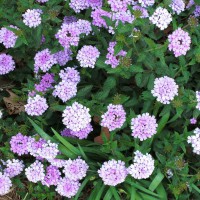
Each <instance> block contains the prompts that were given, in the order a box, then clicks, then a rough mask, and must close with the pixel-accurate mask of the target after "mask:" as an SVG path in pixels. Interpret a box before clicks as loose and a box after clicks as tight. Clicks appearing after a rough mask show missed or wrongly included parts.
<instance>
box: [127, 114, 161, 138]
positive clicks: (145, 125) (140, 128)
mask: <svg viewBox="0 0 200 200" xmlns="http://www.w3.org/2000/svg"><path fill="white" fill-rule="evenodd" d="M157 127H158V124H157V123H156V118H155V117H154V116H150V115H149V113H143V114H142V115H138V116H137V117H136V118H133V119H132V120H131V129H132V136H133V137H134V138H139V139H140V140H142V141H143V140H146V139H147V138H151V137H152V136H153V135H154V134H156V128H157Z"/></svg>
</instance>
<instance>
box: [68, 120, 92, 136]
mask: <svg viewBox="0 0 200 200" xmlns="http://www.w3.org/2000/svg"><path fill="white" fill-rule="evenodd" d="M92 131H93V128H92V125H91V124H90V123H89V124H88V125H87V126H86V127H85V128H83V129H81V130H80V131H70V134H71V135H73V136H76V137H77V138H79V139H80V140H82V139H86V138H87V137H88V135H89V133H91V132H92Z"/></svg>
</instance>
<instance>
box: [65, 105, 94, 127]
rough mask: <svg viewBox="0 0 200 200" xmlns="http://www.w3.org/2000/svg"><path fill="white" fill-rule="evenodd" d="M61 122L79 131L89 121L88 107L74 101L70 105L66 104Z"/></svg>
mask: <svg viewBox="0 0 200 200" xmlns="http://www.w3.org/2000/svg"><path fill="white" fill-rule="evenodd" d="M62 116H63V124H65V125H66V127H67V128H69V129H71V130H73V131H80V130H81V129H84V128H86V126H87V125H88V124H89V123H90V121H91V115H90V114H89V109H88V108H86V107H85V106H83V105H81V104H79V103H78V102H74V103H73V104H72V106H67V107H66V108H65V110H64V112H63V115H62Z"/></svg>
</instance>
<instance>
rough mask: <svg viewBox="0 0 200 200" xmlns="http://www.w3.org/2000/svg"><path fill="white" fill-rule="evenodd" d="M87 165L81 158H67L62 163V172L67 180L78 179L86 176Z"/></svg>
mask: <svg viewBox="0 0 200 200" xmlns="http://www.w3.org/2000/svg"><path fill="white" fill-rule="evenodd" d="M88 168H89V166H88V165H87V163H86V162H85V161H84V160H82V159H81V158H77V159H75V160H71V159H69V160H67V161H66V162H65V165H64V170H63V173H64V174H65V177H67V178H68V179H69V180H73V181H78V180H81V179H83V178H84V177H85V176H86V173H87V170H88Z"/></svg>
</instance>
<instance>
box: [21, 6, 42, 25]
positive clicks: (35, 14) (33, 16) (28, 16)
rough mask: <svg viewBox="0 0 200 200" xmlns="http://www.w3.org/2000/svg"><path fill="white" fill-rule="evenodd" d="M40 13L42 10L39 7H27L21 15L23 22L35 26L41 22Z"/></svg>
mask: <svg viewBox="0 0 200 200" xmlns="http://www.w3.org/2000/svg"><path fill="white" fill-rule="evenodd" d="M41 14H42V10H40V9H32V10H31V9H28V10H27V11H26V12H25V13H24V14H23V15H22V17H23V22H24V24H25V25H26V26H28V27H30V28H33V27H34V28H35V27H37V26H39V25H40V24H41V21H42V19H41Z"/></svg>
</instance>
